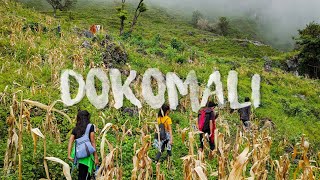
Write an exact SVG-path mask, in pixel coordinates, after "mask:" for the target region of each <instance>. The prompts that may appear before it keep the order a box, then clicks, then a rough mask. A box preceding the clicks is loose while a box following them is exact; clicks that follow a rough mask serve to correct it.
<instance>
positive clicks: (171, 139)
mask: <svg viewBox="0 0 320 180" xmlns="http://www.w3.org/2000/svg"><path fill="white" fill-rule="evenodd" d="M168 128H169V133H170V144H173V136H172V128H171V124H168Z"/></svg>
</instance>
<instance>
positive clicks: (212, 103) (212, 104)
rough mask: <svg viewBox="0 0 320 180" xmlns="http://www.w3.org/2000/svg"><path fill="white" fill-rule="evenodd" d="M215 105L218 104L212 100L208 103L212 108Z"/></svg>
mask: <svg viewBox="0 0 320 180" xmlns="http://www.w3.org/2000/svg"><path fill="white" fill-rule="evenodd" d="M214 106H216V104H215V103H214V102H212V101H209V102H208V103H207V107H209V108H212V107H214Z"/></svg>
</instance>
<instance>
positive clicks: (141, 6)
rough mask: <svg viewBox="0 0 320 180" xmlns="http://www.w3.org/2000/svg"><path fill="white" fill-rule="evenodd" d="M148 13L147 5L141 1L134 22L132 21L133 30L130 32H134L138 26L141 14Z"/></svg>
mask: <svg viewBox="0 0 320 180" xmlns="http://www.w3.org/2000/svg"><path fill="white" fill-rule="evenodd" d="M145 11H147V7H146V5H145V4H144V3H143V0H140V2H139V4H138V6H137V8H136V11H135V13H134V17H133V20H132V24H131V29H130V32H132V31H133V27H134V26H135V25H136V23H137V20H138V17H139V16H140V14H141V13H143V12H145Z"/></svg>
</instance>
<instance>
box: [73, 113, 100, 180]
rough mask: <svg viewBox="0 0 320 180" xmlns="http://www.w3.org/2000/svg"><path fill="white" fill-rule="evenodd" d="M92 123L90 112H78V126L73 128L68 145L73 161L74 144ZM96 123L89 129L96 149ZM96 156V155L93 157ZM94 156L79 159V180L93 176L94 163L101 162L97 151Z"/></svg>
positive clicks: (90, 137)
mask: <svg viewBox="0 0 320 180" xmlns="http://www.w3.org/2000/svg"><path fill="white" fill-rule="evenodd" d="M88 124H90V113H89V112H88V111H86V110H84V111H79V112H78V114H77V124H76V127H75V128H74V129H73V130H72V134H71V136H70V139H69V145H68V159H69V160H71V161H72V162H73V158H72V157H71V152H72V146H73V142H74V141H75V139H78V138H80V137H81V136H83V135H84V134H85V131H86V128H87V125H88ZM94 131H95V128H94V125H91V127H90V131H89V139H90V142H91V144H92V146H93V147H94V148H95V149H96V141H95V135H94ZM93 156H94V157H93ZM93 156H92V155H90V156H88V157H86V158H81V159H79V174H78V180H89V179H90V178H91V174H92V171H93V170H94V164H95V165H97V164H99V159H98V154H97V151H95V152H94V153H93Z"/></svg>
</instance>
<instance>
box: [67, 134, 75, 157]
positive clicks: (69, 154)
mask: <svg viewBox="0 0 320 180" xmlns="http://www.w3.org/2000/svg"><path fill="white" fill-rule="evenodd" d="M74 138H75V137H74V135H73V134H71V136H70V138H69V144H68V159H69V160H70V161H73V158H71V150H72V144H73V141H74Z"/></svg>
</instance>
